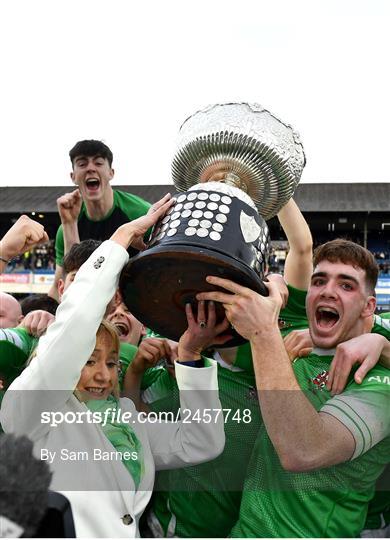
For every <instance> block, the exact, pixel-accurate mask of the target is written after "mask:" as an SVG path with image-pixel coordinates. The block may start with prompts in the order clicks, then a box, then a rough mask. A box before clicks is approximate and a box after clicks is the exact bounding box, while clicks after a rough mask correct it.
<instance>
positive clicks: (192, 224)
mask: <svg viewBox="0 0 390 540" xmlns="http://www.w3.org/2000/svg"><path fill="white" fill-rule="evenodd" d="M188 225H189V227H197V226H198V225H199V219H190V220H189V222H188Z"/></svg>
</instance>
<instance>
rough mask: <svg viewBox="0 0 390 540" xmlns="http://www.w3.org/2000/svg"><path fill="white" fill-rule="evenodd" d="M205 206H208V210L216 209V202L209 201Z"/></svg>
mask: <svg viewBox="0 0 390 540" xmlns="http://www.w3.org/2000/svg"><path fill="white" fill-rule="evenodd" d="M207 208H208V209H209V210H217V208H218V204H217V203H215V202H211V203H209V204H208V205H207Z"/></svg>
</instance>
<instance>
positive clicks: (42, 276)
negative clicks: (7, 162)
mask: <svg viewBox="0 0 390 540" xmlns="http://www.w3.org/2000/svg"><path fill="white" fill-rule="evenodd" d="M118 188H119V189H120V190H122V191H129V192H131V193H134V194H135V195H138V196H140V197H142V198H143V199H145V200H147V201H150V202H153V201H154V200H157V199H158V198H160V197H161V196H163V195H164V194H165V193H167V192H168V191H169V192H171V193H175V191H176V189H175V187H174V186H173V185H169V184H164V185H154V186H151V185H149V186H133V185H132V186H118ZM70 191H71V186H69V185H66V186H50V187H41V186H32V187H0V200H1V210H0V236H3V234H5V232H6V230H7V229H8V228H9V227H10V225H11V224H12V223H13V222H14V221H15V220H16V219H17V218H18V217H19V215H20V214H21V213H26V214H28V215H29V216H31V217H32V218H33V219H36V220H38V221H41V222H42V223H43V224H44V225H45V228H46V230H47V232H48V234H49V237H50V238H54V236H55V233H56V230H57V227H58V225H59V223H60V220H59V217H58V213H57V206H56V199H57V198H58V197H60V196H61V195H63V194H64V193H66V192H70ZM294 198H295V200H296V202H297V204H298V206H299V207H300V208H301V210H302V212H303V214H304V216H305V219H306V221H307V222H308V223H309V226H310V229H311V231H312V235H313V238H314V243H315V245H317V244H320V243H322V242H325V241H327V240H331V239H332V238H336V237H340V236H341V237H346V238H348V239H350V240H353V241H355V242H358V243H360V244H362V245H364V246H365V247H367V248H368V249H370V250H371V251H372V252H373V253H374V254H375V256H376V258H377V260H378V263H379V266H380V270H381V278H380V286H379V287H378V291H377V294H378V304H379V309H384V310H386V311H388V310H389V309H390V234H389V233H390V183H375V182H367V183H355V184H353V183H333V184H325V183H316V184H300V185H299V186H298V188H297V190H296V193H295V196H294ZM269 227H270V234H271V238H272V252H271V260H270V262H271V269H272V270H273V271H280V270H283V264H284V259H285V256H286V252H287V249H288V246H287V243H286V239H285V236H284V234H283V231H282V229H281V227H280V225H279V222H278V221H277V219H276V218H273V219H272V220H270V221H269ZM53 267H54V251H53V244H52V243H50V244H48V245H46V246H43V247H39V248H38V249H37V250H35V251H33V252H31V253H29V254H27V255H26V256H24V257H23V258H20V259H19V260H15V261H13V262H12V264H11V265H10V267H9V268H8V270H9V271H10V272H11V273H12V274H15V273H16V274H17V273H25V272H26V271H27V272H29V271H32V272H33V274H34V276H35V277H34V278H31V279H32V280H33V283H31V284H27V283H17V281H18V280H16V278H15V277H14V278H10V279H11V282H12V280H14V281H13V282H12V283H11V284H4V282H3V284H2V289H3V290H7V291H8V292H16V293H17V292H25V293H27V292H45V291H46V289H47V287H48V284H49V283H50V279H51V273H52V270H53ZM36 276H38V277H36ZM23 279H24V280H25V279H26V278H20V281H22V282H23ZM4 285H6V287H5V288H4Z"/></svg>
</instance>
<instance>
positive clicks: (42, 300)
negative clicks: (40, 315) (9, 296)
mask: <svg viewBox="0 0 390 540" xmlns="http://www.w3.org/2000/svg"><path fill="white" fill-rule="evenodd" d="M20 307H21V308H22V313H23V316H24V317H25V316H26V315H27V313H30V311H35V310H36V309H43V310H44V311H48V312H49V313H51V314H52V315H55V314H56V309H57V307H58V302H57V300H54V298H52V297H51V296H48V295H47V294H30V295H29V296H26V298H23V300H21V302H20Z"/></svg>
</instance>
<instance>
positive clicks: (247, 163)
mask: <svg viewBox="0 0 390 540" xmlns="http://www.w3.org/2000/svg"><path fill="white" fill-rule="evenodd" d="M304 165H305V155H304V152H303V147H302V144H301V142H300V140H299V136H298V135H297V134H296V133H295V132H294V130H293V129H292V128H291V126H289V125H287V124H284V123H283V122H281V121H280V120H279V119H278V118H276V117H275V116H274V115H272V114H271V113H270V112H269V111H267V110H265V109H263V108H262V107H261V106H260V105H256V104H252V105H251V104H248V103H227V104H223V105H213V106H210V107H208V108H206V109H204V110H202V111H198V112H197V113H195V114H194V115H192V116H191V117H189V118H188V119H187V120H186V121H185V122H184V123H183V125H182V126H181V128H180V133H179V141H178V145H177V151H176V153H175V156H174V158H173V161H172V176H173V181H174V184H175V186H176V188H177V190H178V193H177V194H175V195H174V197H175V199H176V201H175V206H174V207H172V208H171V209H170V210H169V211H168V213H167V215H166V216H164V217H163V218H162V219H161V220H160V221H159V223H157V224H156V226H155V227H154V229H153V232H152V235H151V238H150V240H149V244H148V248H147V249H146V250H145V251H144V252H142V253H140V254H138V255H136V256H135V257H134V258H133V259H131V260H130V261H129V263H128V264H127V266H126V267H125V269H124V270H123V272H122V275H121V279H120V289H121V292H122V296H123V298H124V301H125V303H126V304H127V305H128V306H129V308H130V310H131V311H132V313H133V314H134V315H135V316H136V317H137V318H138V319H139V320H140V321H142V322H143V323H144V324H145V325H146V326H148V327H149V328H151V329H152V330H153V331H155V332H157V333H159V334H161V335H162V336H164V337H167V338H170V339H173V340H175V341H177V340H178V339H179V338H180V336H181V335H182V334H183V332H184V331H185V330H186V328H187V320H186V315H185V304H186V303H191V305H192V307H193V310H194V312H195V313H196V306H197V302H196V299H195V297H196V294H197V293H198V292H201V291H209V290H216V287H215V286H211V285H209V284H208V283H207V282H206V280H205V278H206V276H208V275H216V276H220V277H224V278H227V279H231V280H233V281H235V282H237V283H239V284H240V285H243V286H246V287H249V288H251V289H253V290H255V291H257V292H258V293H260V294H263V295H266V294H267V288H266V286H265V285H264V283H263V281H262V278H263V276H264V272H265V268H266V262H267V255H268V243H269V234H268V227H267V225H266V223H265V220H266V219H270V218H271V217H273V216H274V215H276V214H277V213H278V212H279V210H280V209H281V208H282V207H283V206H284V205H285V204H286V203H287V201H288V200H289V199H290V198H291V197H292V195H293V193H294V190H295V188H296V186H297V184H298V182H299V179H300V176H301V173H302V170H303V167H304ZM216 311H217V319H218V320H222V319H223V317H224V309H223V307H222V305H219V304H217V305H216ZM259 324H261V322H259ZM228 333H229V335H230V336H231V339H230V340H229V341H227V343H226V344H225V345H224V347H231V346H235V345H239V344H241V343H244V342H245V340H244V339H243V338H242V337H241V336H239V335H238V334H237V333H236V332H235V331H234V329H231V330H230V331H229V332H228Z"/></svg>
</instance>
